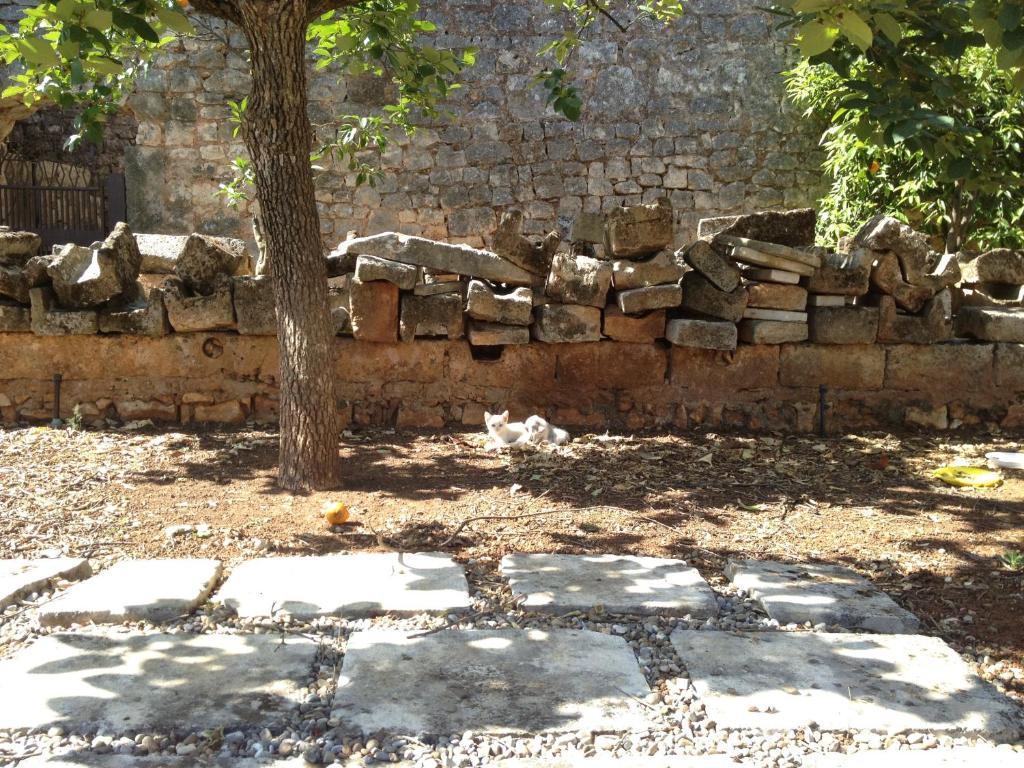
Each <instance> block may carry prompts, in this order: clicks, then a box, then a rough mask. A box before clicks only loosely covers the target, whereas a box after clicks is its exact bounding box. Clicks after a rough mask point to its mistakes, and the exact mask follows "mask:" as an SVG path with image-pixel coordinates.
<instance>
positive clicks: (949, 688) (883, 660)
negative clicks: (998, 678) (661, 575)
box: [671, 630, 1022, 738]
mask: <svg viewBox="0 0 1024 768" xmlns="http://www.w3.org/2000/svg"><path fill="white" fill-rule="evenodd" d="M671 641H672V645H673V646H674V647H675V649H676V651H677V652H678V653H679V656H680V658H681V659H682V661H683V663H684V664H685V665H686V668H687V671H688V672H689V675H690V678H691V680H692V681H693V685H694V687H695V688H696V690H697V693H698V695H699V696H700V697H701V699H702V700H703V702H704V705H705V708H706V709H707V712H708V714H709V715H710V716H711V717H712V718H713V719H714V720H715V721H716V722H717V723H718V727H719V728H725V729H738V728H759V729H762V730H766V731H778V730H788V729H797V728H801V727H803V726H805V725H807V724H809V723H817V725H818V727H819V728H821V729H822V730H826V731H828V730H851V729H856V730H873V731H877V732H879V733H899V732H901V731H907V730H920V731H935V732H942V731H963V732H967V733H975V734H979V735H983V736H987V737H990V738H1002V737H1013V736H1015V735H1016V734H1018V733H1019V732H1020V730H1021V727H1022V722H1021V720H1020V712H1019V710H1017V708H1016V707H1015V705H1014V704H1013V703H1012V702H1011V701H1010V700H1009V699H1007V698H1005V697H1003V696H1000V695H999V694H998V693H997V692H996V690H995V689H994V688H992V687H990V686H989V685H988V684H987V683H985V682H984V681H983V680H981V678H979V677H978V676H977V675H975V674H974V673H973V672H972V671H971V670H970V668H969V667H968V666H967V664H966V663H965V662H964V661H963V660H962V659H961V658H960V657H959V656H958V655H957V654H956V653H955V652H954V651H953V650H952V649H951V648H950V647H949V646H947V645H946V644H945V643H943V642H942V641H941V640H940V639H938V638H934V637H921V636H917V635H863V634H861V635H857V634H845V633H837V634H817V633H813V634H812V633H809V632H799V633H798V632H757V633H751V634H739V633H736V634H734V633H724V632H699V631H693V630H676V631H675V632H673V633H672V637H671Z"/></svg>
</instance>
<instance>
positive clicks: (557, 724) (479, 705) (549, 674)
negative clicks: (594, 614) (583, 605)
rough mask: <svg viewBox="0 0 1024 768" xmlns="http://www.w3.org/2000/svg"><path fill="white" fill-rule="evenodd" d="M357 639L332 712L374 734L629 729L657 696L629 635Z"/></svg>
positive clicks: (519, 633) (387, 635)
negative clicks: (650, 698) (646, 700)
mask: <svg viewBox="0 0 1024 768" xmlns="http://www.w3.org/2000/svg"><path fill="white" fill-rule="evenodd" d="M409 635H410V633H409V632H402V631H391V630H371V631H366V632H356V633H354V634H353V635H352V636H351V637H350V638H349V642H348V649H347V651H346V653H345V661H344V666H343V667H342V670H341V676H340V678H339V680H338V690H337V693H336V695H335V699H334V711H333V713H332V715H333V716H334V717H337V718H338V719H340V720H341V721H342V723H343V724H345V725H346V726H355V727H358V728H361V729H363V730H364V731H366V732H368V733H370V732H375V731H377V730H388V731H392V732H396V733H405V734H416V733H419V732H422V731H426V732H428V733H457V732H461V731H466V730H472V731H474V732H477V733H497V734H505V733H543V732H548V731H553V732H561V731H625V730H630V729H632V728H640V727H644V726H645V725H646V724H647V721H646V719H645V717H644V714H643V711H642V705H641V704H639V703H638V702H637V701H636V699H638V698H639V699H641V700H642V699H643V697H645V696H647V695H648V694H649V693H650V689H649V688H648V686H647V683H646V681H645V680H644V677H643V675H642V674H641V673H640V669H639V667H638V666H637V663H636V659H635V657H634V656H633V652H632V650H630V648H629V646H628V645H627V644H626V642H625V641H624V640H622V638H619V637H613V636H610V635H603V634H600V633H598V632H587V631H581V630H570V629H562V630H551V631H542V630H495V631H488V630H465V631H459V630H446V631H444V632H439V633H436V634H433V635H427V636H425V637H419V638H416V637H410V636H409Z"/></svg>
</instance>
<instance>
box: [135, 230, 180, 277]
mask: <svg viewBox="0 0 1024 768" xmlns="http://www.w3.org/2000/svg"><path fill="white" fill-rule="evenodd" d="M186 240H188V235H150V234H144V233H141V234H136V235H135V242H136V244H137V245H138V246H139V253H140V254H141V255H142V263H141V265H140V266H139V271H140V272H142V273H143V274H150V275H173V274H174V265H175V264H177V263H178V257H179V256H181V251H182V249H183V248H184V247H185V241H186Z"/></svg>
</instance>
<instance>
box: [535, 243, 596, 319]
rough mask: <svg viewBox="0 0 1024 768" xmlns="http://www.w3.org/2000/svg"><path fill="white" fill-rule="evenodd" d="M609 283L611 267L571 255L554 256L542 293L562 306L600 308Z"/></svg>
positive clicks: (560, 254)
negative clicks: (575, 305)
mask: <svg viewBox="0 0 1024 768" xmlns="http://www.w3.org/2000/svg"><path fill="white" fill-rule="evenodd" d="M611 282H612V266H611V264H609V263H608V262H606V261H601V260H599V259H592V258H590V257H589V256H582V255H575V254H571V253H556V254H555V256H554V258H553V259H552V260H551V272H550V273H549V274H548V279H547V283H546V284H545V286H544V292H545V293H546V294H547V295H548V296H549V297H550V298H551V299H553V300H555V301H558V302H562V303H564V304H582V305H584V306H591V307H603V306H604V305H605V304H606V303H607V299H608V289H609V287H610V286H611Z"/></svg>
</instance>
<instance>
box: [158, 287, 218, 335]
mask: <svg viewBox="0 0 1024 768" xmlns="http://www.w3.org/2000/svg"><path fill="white" fill-rule="evenodd" d="M231 288H232V285H231V278H229V277H226V276H224V275H222V276H221V278H220V282H219V283H217V287H216V289H215V290H214V291H213V292H212V293H210V294H209V295H199V296H188V295H186V289H185V285H184V283H182V281H181V280H180V279H179V278H177V277H169V278H167V279H166V280H165V281H164V283H163V286H162V289H163V294H164V306H165V307H166V308H167V319H168V320H169V321H170V323H171V327H172V328H173V329H174V330H175V331H176V332H177V333H189V332H192V331H214V330H221V329H227V328H234V327H235V307H234V303H233V302H232V299H231Z"/></svg>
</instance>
